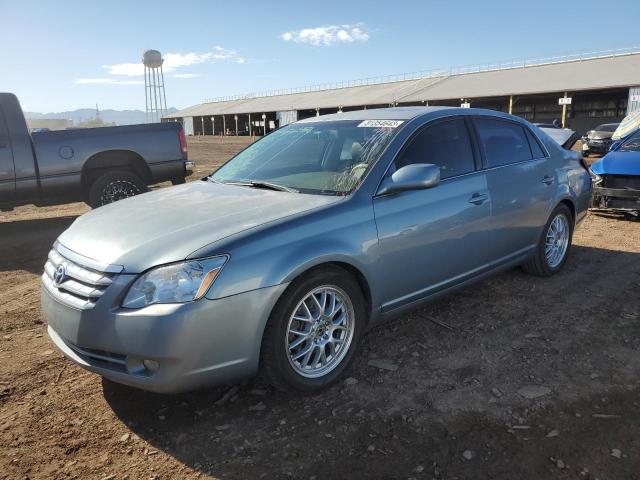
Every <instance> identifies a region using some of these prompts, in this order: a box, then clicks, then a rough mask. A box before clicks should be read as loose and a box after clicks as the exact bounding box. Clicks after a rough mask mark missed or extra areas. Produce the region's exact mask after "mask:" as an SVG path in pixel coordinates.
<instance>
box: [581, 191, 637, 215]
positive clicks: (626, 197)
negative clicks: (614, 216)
mask: <svg viewBox="0 0 640 480" xmlns="http://www.w3.org/2000/svg"><path fill="white" fill-rule="evenodd" d="M591 207H592V208H594V209H604V210H621V211H631V212H636V211H640V190H635V189H622V188H605V187H598V186H594V188H593V199H592V203H591Z"/></svg>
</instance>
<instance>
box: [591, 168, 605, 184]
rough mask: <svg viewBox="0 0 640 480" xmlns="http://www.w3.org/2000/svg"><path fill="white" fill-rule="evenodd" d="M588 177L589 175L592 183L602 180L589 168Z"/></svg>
mask: <svg viewBox="0 0 640 480" xmlns="http://www.w3.org/2000/svg"><path fill="white" fill-rule="evenodd" d="M589 175H591V180H592V181H593V182H594V183H598V182H599V181H600V180H602V177H601V176H600V175H598V174H597V173H595V172H594V171H593V170H591V167H589Z"/></svg>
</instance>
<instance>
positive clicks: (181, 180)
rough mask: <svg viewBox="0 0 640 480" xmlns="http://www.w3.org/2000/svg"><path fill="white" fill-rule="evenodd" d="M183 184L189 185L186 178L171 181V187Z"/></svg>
mask: <svg viewBox="0 0 640 480" xmlns="http://www.w3.org/2000/svg"><path fill="white" fill-rule="evenodd" d="M183 183H187V180H186V179H185V178H184V177H174V178H172V179H171V185H182V184H183Z"/></svg>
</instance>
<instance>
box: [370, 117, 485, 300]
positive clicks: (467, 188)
mask: <svg viewBox="0 0 640 480" xmlns="http://www.w3.org/2000/svg"><path fill="white" fill-rule="evenodd" d="M476 156H477V155H476V154H474V148H473V144H472V142H471V139H470V136H469V130H468V125H467V122H466V121H465V119H464V118H462V117H453V118H448V119H445V120H439V121H436V122H432V123H429V124H427V125H426V126H425V127H423V128H422V129H421V130H419V131H418V132H417V133H416V134H414V136H413V137H412V138H411V139H410V140H409V141H408V142H407V145H406V146H405V147H404V149H403V150H402V151H401V152H400V154H399V155H398V156H397V157H396V159H395V160H394V163H393V164H392V165H391V166H390V171H389V172H387V175H391V174H393V172H395V171H396V170H397V169H399V168H402V167H403V166H405V165H409V164H412V163H431V164H435V165H438V166H439V167H440V172H441V181H440V183H439V184H438V185H437V186H435V187H433V188H429V189H425V190H413V191H406V192H399V193H395V194H391V195H381V196H377V197H375V198H374V211H375V219H376V225H377V227H378V242H379V248H380V260H379V261H380V267H381V268H380V271H381V272H384V273H383V275H384V279H385V281H384V282H382V284H383V295H382V298H383V306H382V308H383V311H388V310H392V309H393V308H395V307H400V306H402V305H404V304H407V303H410V302H412V301H414V300H419V299H421V298H424V297H426V296H429V295H431V294H433V293H436V292H437V291H439V290H442V289H444V288H446V287H448V286H451V285H453V284H455V283H459V282H461V281H463V280H464V279H466V278H468V277H469V276H471V275H473V274H474V273H476V272H477V270H478V269H479V268H481V267H482V266H483V265H484V264H485V263H486V262H487V255H486V244H487V241H488V229H489V224H490V218H491V198H490V196H489V192H488V190H487V182H486V178H485V173H484V172H483V171H481V170H479V169H478V167H479V158H478V159H477V160H478V162H476Z"/></svg>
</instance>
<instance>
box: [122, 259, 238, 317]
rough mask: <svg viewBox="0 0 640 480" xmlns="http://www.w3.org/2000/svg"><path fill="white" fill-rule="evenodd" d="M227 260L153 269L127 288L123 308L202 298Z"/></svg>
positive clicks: (194, 261) (187, 263)
mask: <svg viewBox="0 0 640 480" xmlns="http://www.w3.org/2000/svg"><path fill="white" fill-rule="evenodd" d="M227 258H228V257H226V256H221V257H211V258H204V259H200V260H190V261H186V262H182V263H173V264H170V265H163V266H161V267H156V268H153V269H152V270H149V271H148V272H147V273H145V274H143V275H141V276H140V277H139V278H138V279H137V280H136V281H135V282H134V283H133V285H131V287H130V288H129V292H127V296H126V297H125V299H124V301H123V302H122V306H123V307H125V308H142V307H146V306H147V305H152V304H154V303H186V302H192V301H194V300H198V299H199V298H202V297H203V296H204V295H205V294H206V293H207V290H209V287H210V286H211V285H212V284H213V282H214V280H215V279H216V277H217V276H218V274H219V273H220V270H222V267H223V266H224V264H225V263H226V261H227Z"/></svg>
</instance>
